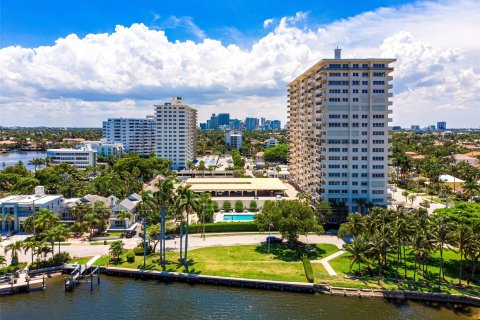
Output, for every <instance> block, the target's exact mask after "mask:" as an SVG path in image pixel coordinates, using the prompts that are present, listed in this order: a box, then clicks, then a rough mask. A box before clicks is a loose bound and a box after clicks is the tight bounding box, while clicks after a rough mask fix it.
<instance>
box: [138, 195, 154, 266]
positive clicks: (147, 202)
mask: <svg viewBox="0 0 480 320" xmlns="http://www.w3.org/2000/svg"><path fill="white" fill-rule="evenodd" d="M140 196H141V197H142V202H140V203H139V205H138V210H139V212H140V213H141V214H143V268H144V269H145V267H146V263H147V225H148V224H147V213H148V212H149V211H152V209H153V202H152V195H151V193H150V192H148V191H142V192H141V193H140Z"/></svg>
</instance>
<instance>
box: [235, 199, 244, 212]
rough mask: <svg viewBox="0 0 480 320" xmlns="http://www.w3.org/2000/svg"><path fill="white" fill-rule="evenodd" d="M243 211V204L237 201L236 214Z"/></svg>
mask: <svg viewBox="0 0 480 320" xmlns="http://www.w3.org/2000/svg"><path fill="white" fill-rule="evenodd" d="M242 211H243V202H242V201H240V200H237V201H235V212H242Z"/></svg>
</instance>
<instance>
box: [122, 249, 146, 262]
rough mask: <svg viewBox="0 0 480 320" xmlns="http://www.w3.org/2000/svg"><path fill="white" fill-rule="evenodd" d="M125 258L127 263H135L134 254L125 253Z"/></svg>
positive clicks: (130, 252)
mask: <svg viewBox="0 0 480 320" xmlns="http://www.w3.org/2000/svg"><path fill="white" fill-rule="evenodd" d="M142 251H143V250H142ZM126 257H127V262H129V263H133V262H135V253H133V252H132V251H129V252H127V254H126Z"/></svg>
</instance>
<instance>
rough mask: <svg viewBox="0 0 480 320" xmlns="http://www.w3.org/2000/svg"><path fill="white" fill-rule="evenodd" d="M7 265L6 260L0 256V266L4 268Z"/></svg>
mask: <svg viewBox="0 0 480 320" xmlns="http://www.w3.org/2000/svg"><path fill="white" fill-rule="evenodd" d="M6 264H7V259H5V256H0V266H5V265H6Z"/></svg>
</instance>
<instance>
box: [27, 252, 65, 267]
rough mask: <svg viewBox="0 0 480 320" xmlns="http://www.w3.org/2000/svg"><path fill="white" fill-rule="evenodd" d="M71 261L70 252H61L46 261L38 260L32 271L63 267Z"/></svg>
mask: <svg viewBox="0 0 480 320" xmlns="http://www.w3.org/2000/svg"><path fill="white" fill-rule="evenodd" d="M69 260H70V254H69V253H68V252H60V253H57V254H56V255H54V256H53V258H50V259H48V260H45V261H40V260H37V261H35V262H34V263H33V264H32V265H31V266H30V270H36V269H43V268H50V267H57V266H61V265H62V264H64V263H67V262H68V261H69Z"/></svg>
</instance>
